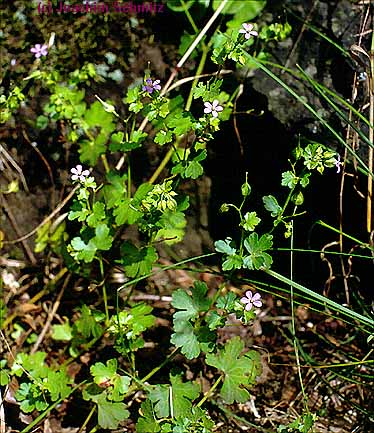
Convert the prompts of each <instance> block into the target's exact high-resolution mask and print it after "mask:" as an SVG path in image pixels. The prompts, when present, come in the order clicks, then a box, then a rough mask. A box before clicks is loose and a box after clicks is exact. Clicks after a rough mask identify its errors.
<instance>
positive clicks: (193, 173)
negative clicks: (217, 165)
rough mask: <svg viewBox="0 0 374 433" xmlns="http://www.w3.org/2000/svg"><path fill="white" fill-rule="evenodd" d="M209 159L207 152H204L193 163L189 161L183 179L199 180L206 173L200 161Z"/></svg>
mask: <svg viewBox="0 0 374 433" xmlns="http://www.w3.org/2000/svg"><path fill="white" fill-rule="evenodd" d="M206 157H207V151H206V150H205V149H204V150H202V151H201V152H200V153H199V154H198V155H197V156H196V157H195V158H194V159H193V160H192V161H189V162H188V164H187V167H186V169H185V170H184V173H183V177H185V178H191V179H197V178H198V177H199V176H201V175H202V174H203V173H204V168H203V166H202V165H201V164H200V162H199V161H201V160H203V159H205V158H206Z"/></svg>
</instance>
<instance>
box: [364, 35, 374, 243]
mask: <svg viewBox="0 0 374 433" xmlns="http://www.w3.org/2000/svg"><path fill="white" fill-rule="evenodd" d="M368 84H369V95H370V101H369V122H370V127H369V140H370V142H371V143H372V144H373V143H374V127H373V124H374V32H373V33H372V35H371V51H370V70H369V71H368ZM373 159H374V150H373V147H369V161H368V167H369V171H370V172H372V171H373ZM372 199H373V178H372V177H371V176H368V194H367V198H366V227H367V231H368V233H369V235H370V234H371V229H372V215H373V202H372ZM372 243H373V242H372Z"/></svg>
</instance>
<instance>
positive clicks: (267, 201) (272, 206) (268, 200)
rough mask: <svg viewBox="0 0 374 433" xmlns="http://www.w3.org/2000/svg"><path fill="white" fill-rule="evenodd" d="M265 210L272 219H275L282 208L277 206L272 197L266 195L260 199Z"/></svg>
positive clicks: (275, 200)
mask: <svg viewBox="0 0 374 433" xmlns="http://www.w3.org/2000/svg"><path fill="white" fill-rule="evenodd" d="M262 201H263V202H264V206H265V209H266V210H267V211H269V212H271V216H272V217H276V216H278V215H280V214H281V212H282V208H281V207H280V206H279V204H278V202H277V199H276V198H275V197H273V196H272V195H266V196H264V197H262Z"/></svg>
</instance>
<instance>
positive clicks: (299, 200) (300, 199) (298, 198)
mask: <svg viewBox="0 0 374 433" xmlns="http://www.w3.org/2000/svg"><path fill="white" fill-rule="evenodd" d="M291 200H292V201H293V203H295V205H296V206H301V205H302V204H303V203H304V195H303V193H302V192H301V191H299V192H297V193H296V194H294V195H293V196H292V198H291Z"/></svg>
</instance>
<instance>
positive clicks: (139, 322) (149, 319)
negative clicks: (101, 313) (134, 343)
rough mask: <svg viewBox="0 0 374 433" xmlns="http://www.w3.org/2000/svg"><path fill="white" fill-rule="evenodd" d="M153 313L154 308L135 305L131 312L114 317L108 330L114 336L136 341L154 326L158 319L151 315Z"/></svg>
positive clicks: (122, 312) (142, 304) (123, 312)
mask: <svg viewBox="0 0 374 433" xmlns="http://www.w3.org/2000/svg"><path fill="white" fill-rule="evenodd" d="M151 312H152V307H150V306H149V305H146V304H144V303H140V304H137V305H135V306H134V307H132V308H131V309H130V310H129V311H120V312H119V313H118V315H115V316H113V317H112V319H111V322H110V323H111V324H110V327H109V328H108V330H109V332H111V333H112V334H114V335H120V336H121V337H125V338H127V339H128V340H135V339H136V338H137V337H138V336H139V335H141V334H142V333H143V332H144V331H145V330H146V329H148V328H150V327H151V326H153V325H154V323H155V320H156V318H155V316H153V315H152V314H150V313H151Z"/></svg>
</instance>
